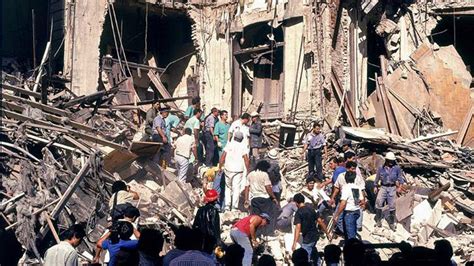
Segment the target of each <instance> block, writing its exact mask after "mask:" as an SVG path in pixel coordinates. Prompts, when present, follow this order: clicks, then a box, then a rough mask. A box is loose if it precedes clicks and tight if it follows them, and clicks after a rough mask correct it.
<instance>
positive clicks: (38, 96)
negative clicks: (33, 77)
mask: <svg viewBox="0 0 474 266" xmlns="http://www.w3.org/2000/svg"><path fill="white" fill-rule="evenodd" d="M2 88H3V89H4V90H10V91H14V92H17V93H21V94H25V95H28V96H32V97H34V98H36V99H41V93H38V92H34V91H30V90H26V89H23V88H20V87H17V86H13V85H10V84H5V83H2Z"/></svg>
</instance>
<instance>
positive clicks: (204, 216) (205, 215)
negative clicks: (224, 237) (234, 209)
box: [193, 189, 221, 244]
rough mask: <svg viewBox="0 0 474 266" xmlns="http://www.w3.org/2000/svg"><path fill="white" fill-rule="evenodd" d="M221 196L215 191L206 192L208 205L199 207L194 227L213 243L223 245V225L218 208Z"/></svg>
mask: <svg viewBox="0 0 474 266" xmlns="http://www.w3.org/2000/svg"><path fill="white" fill-rule="evenodd" d="M218 199H219V194H218V193H217V191H215V190H214V189H209V190H207V191H206V193H205V196H204V202H206V205H204V206H201V207H199V209H198V211H197V213H196V217H195V218H194V223H193V227H195V228H198V229H199V230H200V231H201V232H202V233H203V234H204V235H206V236H208V237H210V238H212V240H213V243H217V244H220V243H221V224H220V217H219V210H218V209H217V207H216V204H217V200H218Z"/></svg>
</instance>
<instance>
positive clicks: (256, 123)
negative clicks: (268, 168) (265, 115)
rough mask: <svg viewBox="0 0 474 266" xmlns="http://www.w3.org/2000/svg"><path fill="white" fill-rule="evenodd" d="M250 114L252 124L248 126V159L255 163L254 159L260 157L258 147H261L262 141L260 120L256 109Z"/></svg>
mask: <svg viewBox="0 0 474 266" xmlns="http://www.w3.org/2000/svg"><path fill="white" fill-rule="evenodd" d="M250 116H251V117H252V124H251V125H250V127H249V134H250V156H251V158H250V159H251V161H252V163H256V161H257V160H259V159H260V149H261V148H262V142H263V136H262V121H260V115H259V113H258V112H256V111H253V112H252V113H251V114H250Z"/></svg>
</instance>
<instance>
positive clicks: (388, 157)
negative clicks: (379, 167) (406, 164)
mask: <svg viewBox="0 0 474 266" xmlns="http://www.w3.org/2000/svg"><path fill="white" fill-rule="evenodd" d="M385 159H386V160H390V161H395V160H397V158H396V157H395V154H394V153H393V152H391V151H389V152H387V154H385Z"/></svg>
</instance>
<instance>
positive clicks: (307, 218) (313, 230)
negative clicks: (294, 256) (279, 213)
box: [292, 193, 327, 260]
mask: <svg viewBox="0 0 474 266" xmlns="http://www.w3.org/2000/svg"><path fill="white" fill-rule="evenodd" d="M293 200H294V201H295V202H296V205H297V207H298V210H297V211H296V213H295V219H294V222H293V223H294V225H295V234H294V238H293V245H292V250H293V251H294V250H295V249H296V244H297V243H298V241H299V238H300V233H301V234H302V236H303V242H302V244H301V247H302V248H304V249H305V250H306V251H307V252H308V258H309V260H312V258H313V255H314V250H315V247H316V242H317V241H318V238H319V231H318V227H317V225H319V226H320V227H321V229H322V230H323V231H324V232H325V233H326V234H327V228H326V224H325V223H324V221H323V219H322V218H321V217H319V215H318V214H317V213H316V211H315V210H314V209H313V208H311V207H309V206H307V205H306V204H305V203H304V196H303V195H302V194H301V193H298V194H296V195H295V196H294V197H293Z"/></svg>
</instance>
